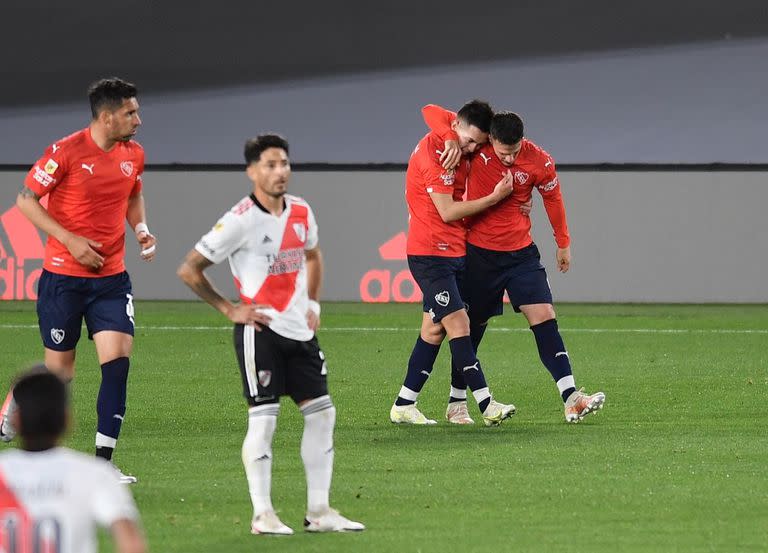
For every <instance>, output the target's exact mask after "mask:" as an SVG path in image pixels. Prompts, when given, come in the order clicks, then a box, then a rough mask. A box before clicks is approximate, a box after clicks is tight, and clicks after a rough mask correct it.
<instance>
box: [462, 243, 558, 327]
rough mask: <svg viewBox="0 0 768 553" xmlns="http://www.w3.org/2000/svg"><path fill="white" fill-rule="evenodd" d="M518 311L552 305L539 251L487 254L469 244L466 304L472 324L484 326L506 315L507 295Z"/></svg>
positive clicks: (532, 249) (533, 249)
mask: <svg viewBox="0 0 768 553" xmlns="http://www.w3.org/2000/svg"><path fill="white" fill-rule="evenodd" d="M505 290H506V292H507V295H508V296H509V301H510V303H511V304H512V307H514V309H515V311H517V312H518V313H519V312H520V306H521V305H531V304H534V303H550V304H551V303H552V291H551V290H550V288H549V281H548V280H547V271H546V270H545V269H544V266H543V265H542V264H541V256H540V255H539V248H537V247H536V244H531V245H530V246H527V247H525V248H523V249H522V250H517V251H514V252H499V251H494V250H486V249H485V248H479V247H477V246H473V245H472V244H467V269H466V273H465V276H464V287H463V289H462V292H463V293H464V301H466V302H467V305H468V306H469V317H470V319H471V320H472V321H477V322H481V323H482V322H485V321H487V320H488V319H490V318H491V317H495V316H497V315H501V314H502V313H503V312H504V303H503V300H504V291H505Z"/></svg>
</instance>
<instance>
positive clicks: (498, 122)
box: [491, 111, 524, 146]
mask: <svg viewBox="0 0 768 553" xmlns="http://www.w3.org/2000/svg"><path fill="white" fill-rule="evenodd" d="M523 132H524V129H523V120H522V119H521V118H520V116H519V115H518V114H516V113H513V112H511V111H500V112H499V113H497V114H496V115H494V116H493V121H491V138H493V139H494V140H497V141H499V142H501V143H502V144H506V145H507V146H511V145H513V144H517V143H518V142H520V140H522V138H523Z"/></svg>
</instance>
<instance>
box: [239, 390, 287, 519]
mask: <svg viewBox="0 0 768 553" xmlns="http://www.w3.org/2000/svg"><path fill="white" fill-rule="evenodd" d="M279 411H280V404H279V403H268V404H266V405H259V406H257V407H251V408H250V409H248V432H247V433H246V434H245V440H243V466H244V467H245V476H246V478H247V479H248V491H249V492H250V494H251V503H253V516H254V517H256V516H258V515H260V514H261V513H263V512H264V511H272V510H273V507H272V498H271V489H272V437H273V436H274V434H275V427H276V426H277V414H278V413H279Z"/></svg>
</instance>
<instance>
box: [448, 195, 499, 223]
mask: <svg viewBox="0 0 768 553" xmlns="http://www.w3.org/2000/svg"><path fill="white" fill-rule="evenodd" d="M496 202H497V200H496V199H495V198H494V197H493V196H484V197H483V198H478V199H477V200H469V201H466V202H453V203H451V204H449V205H448V206H447V209H445V210H444V211H441V212H440V216H441V217H442V219H443V221H445V222H446V223H450V222H452V221H458V220H460V219H463V218H464V217H469V216H471V215H475V214H476V213H480V212H481V211H483V210H484V209H488V208H489V207H491V206H492V205H494V204H495V203H496Z"/></svg>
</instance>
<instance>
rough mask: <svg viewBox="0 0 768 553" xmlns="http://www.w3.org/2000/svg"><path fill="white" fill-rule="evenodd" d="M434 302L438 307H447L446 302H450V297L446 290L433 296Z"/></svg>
mask: <svg viewBox="0 0 768 553" xmlns="http://www.w3.org/2000/svg"><path fill="white" fill-rule="evenodd" d="M435 301H436V302H437V304H438V305H440V306H442V307H447V306H448V302H450V301H451V295H450V294H449V293H448V290H443V291H442V292H438V293H437V294H435Z"/></svg>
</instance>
